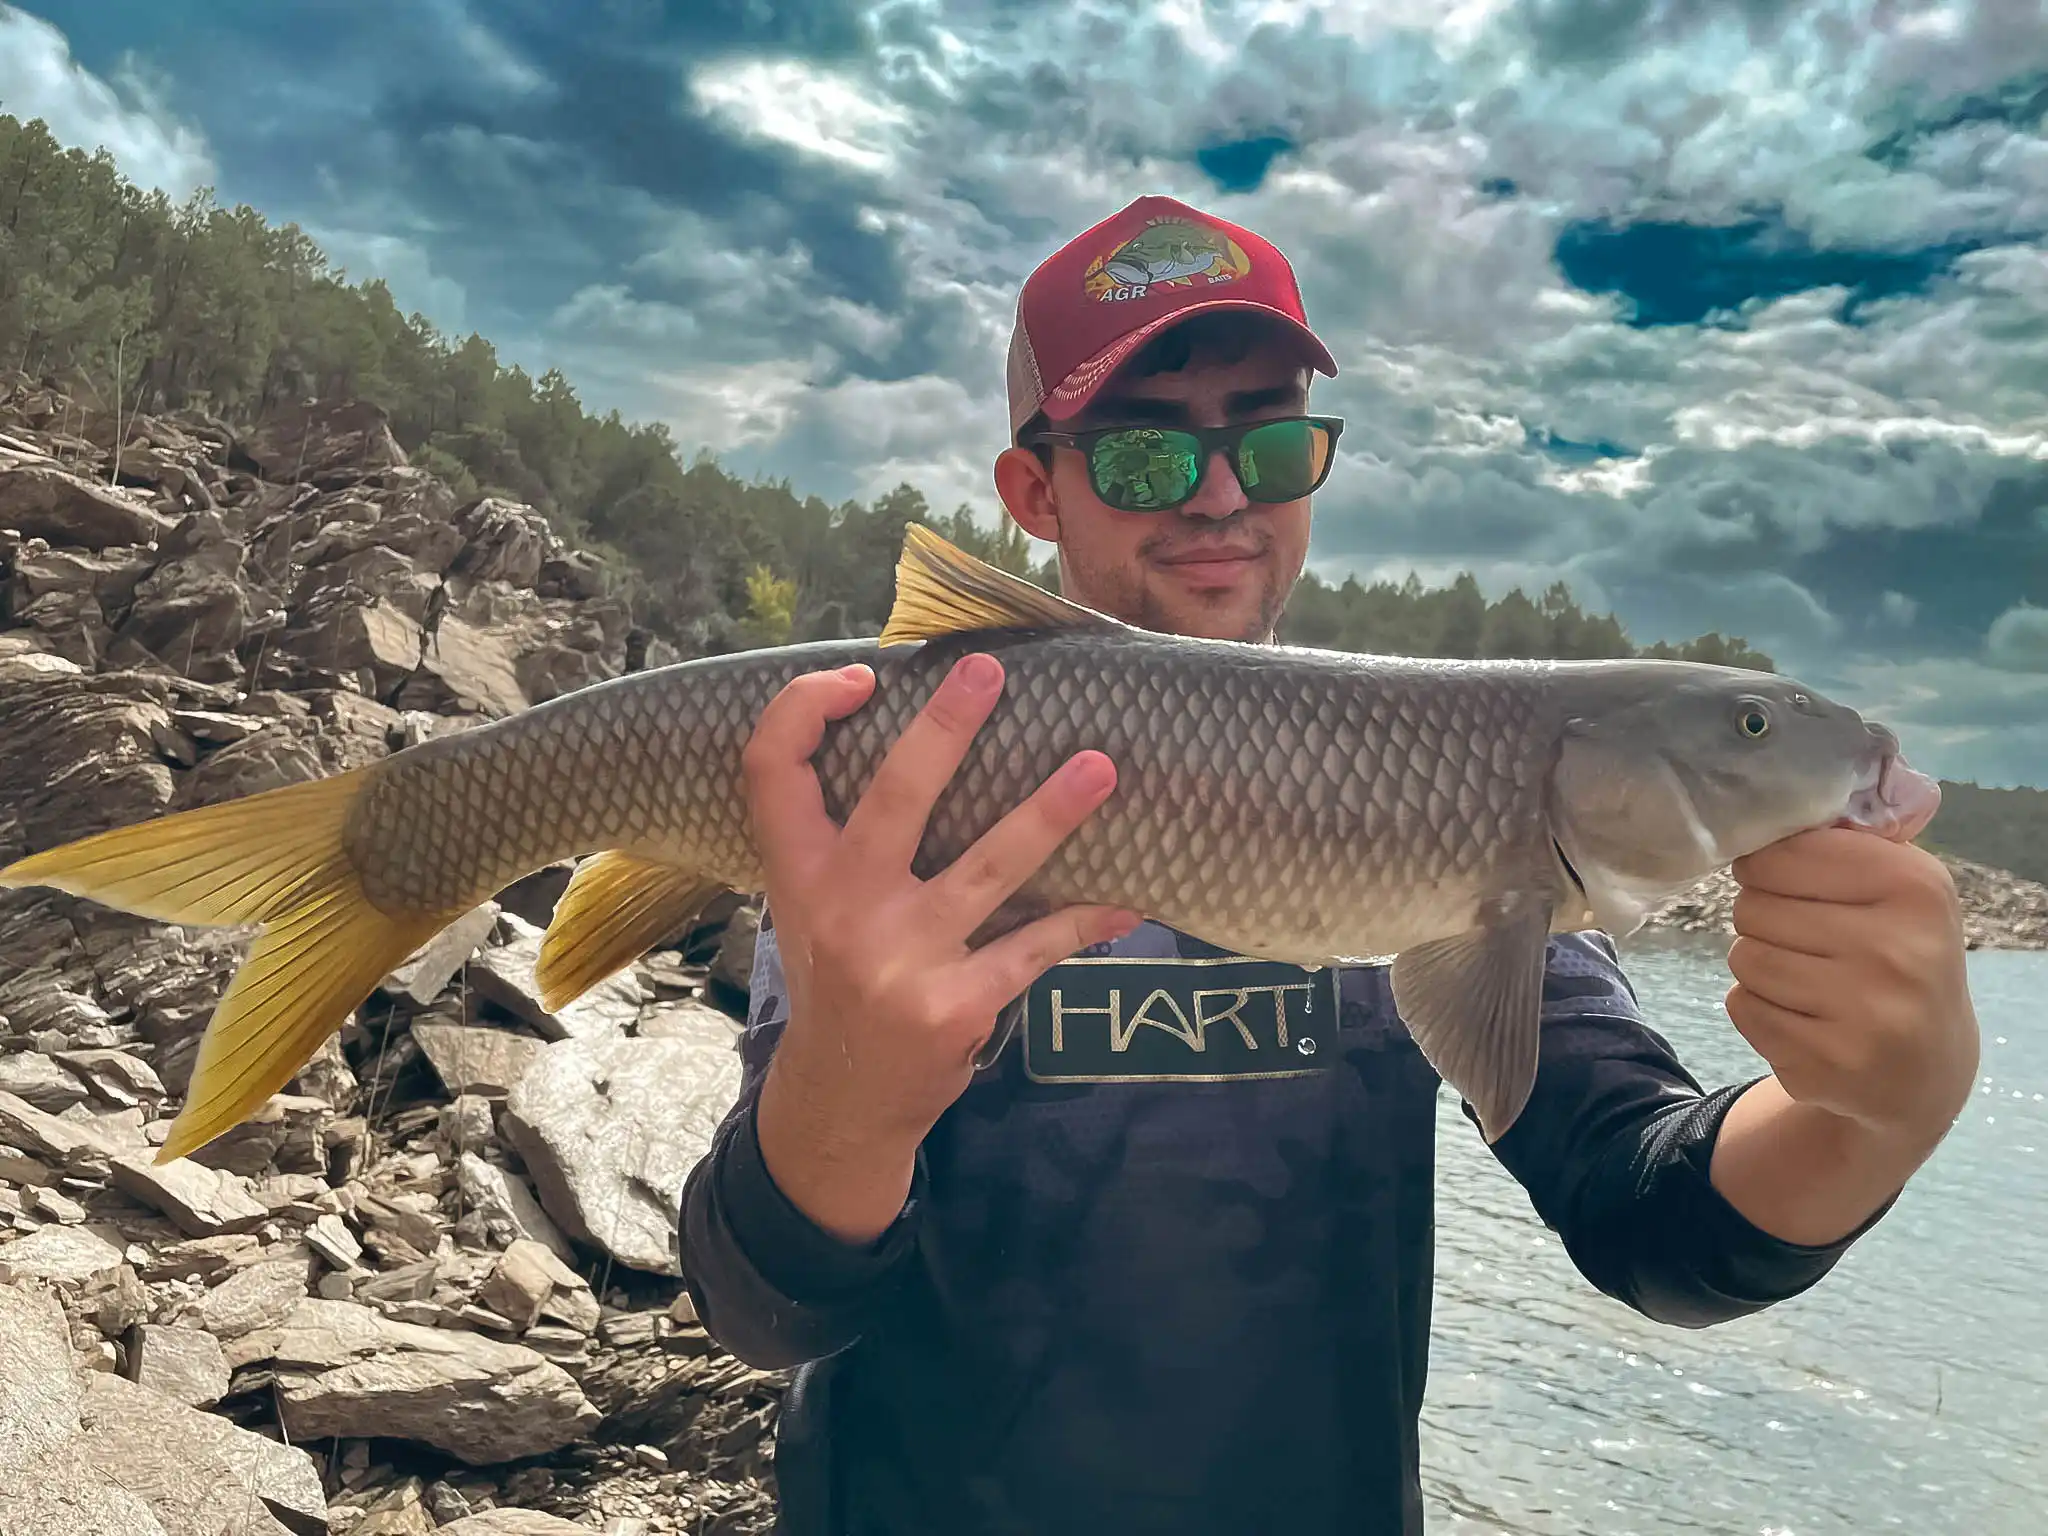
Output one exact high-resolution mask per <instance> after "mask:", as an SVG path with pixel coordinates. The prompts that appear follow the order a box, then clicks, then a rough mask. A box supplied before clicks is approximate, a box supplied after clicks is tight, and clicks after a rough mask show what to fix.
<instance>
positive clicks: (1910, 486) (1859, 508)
mask: <svg viewBox="0 0 2048 1536" xmlns="http://www.w3.org/2000/svg"><path fill="white" fill-rule="evenodd" d="M2039 12H2040V8H2039V7H2038V6H2037V5H2033V4H2020V3H2015V0H1979V3H1947V4H1935V3H1924V0H1813V3H1797V0H1379V3H1361V0H1347V3H1336V0H1143V3H1141V0H947V3H940V0H882V3H874V0H797V3H792V4H779V3H774V0H667V3H663V0H580V3H577V0H404V3H400V0H345V3H344V0H301V3H296V4H292V5H278V4H276V3H274V0H204V3H201V0H150V3H149V4H146V5H145V4H141V3H132V0H34V3H33V4H30V5H28V6H26V7H16V6H11V5H8V4H6V3H4V0H0V110H5V111H9V112H13V113H15V114H17V115H22V116H29V117H42V118H44V119H45V120H46V121H47V122H48V123H49V125H50V127H51V129H52V131H53V132H55V133H56V134H57V136H58V137H59V138H60V139H62V140H63V141H65V142H67V143H72V144H78V145H82V146H95V145H101V144H104V145H105V146H106V147H107V148H108V149H109V150H110V151H111V152H112V153H113V154H114V155H115V157H116V159H117V160H118V162H119V163H120V165H121V167H122V169H123V170H124V171H125V172H126V173H127V174H128V175H129V176H130V177H131V178H133V179H135V180H136V181H138V182H142V183H145V184H149V185H155V186H161V187H163V188H165V189H166V190H167V191H169V192H171V193H172V194H173V195H182V194H183V193H184V192H186V191H189V190H190V189H191V188H192V187H194V186H196V185H208V186H212V187H213V188H215V189H216V194H217V196H219V197H220V199H221V200H222V201H224V202H228V203H236V202H247V203H249V204H251V205H252V206H254V207H256V208H258V209H260V210H262V211H263V212H264V213H265V214H266V215H267V216H268V217H270V218H271V219H272V220H273V221H274V222H280V223H281V222H284V221H287V220H290V221H295V222H297V223H298V224H300V225H301V226H302V227H303V228H305V229H306V230H307V231H308V232H309V233H311V234H313V235H314V236H315V237H316V238H317V239H318V240H319V241H320V243H321V244H322V246H323V247H324V248H325V250H326V251H327V252H328V253H329V255H330V256H331V257H332V258H333V259H334V261H335V262H336V263H337V264H339V265H341V266H343V267H345V268H346V269H347V271H348V272H349V274H350V275H351V276H354V277H367V276H381V277H383V278H384V279H385V280H386V281H388V282H389V283H390V285H391V287H392V289H393V291H394V294H395V295H396V297H397V299H398V301H399V303H400V304H401V305H402V306H404V307H405V308H407V309H408V310H411V309H418V310H420V311H422V312H424V313H426V314H427V315H428V316H429V317H430V318H431V319H433V320H434V322H435V323H436V324H437V325H439V326H441V327H442V328H443V329H445V330H448V331H450V332H461V333H466V332H467V331H469V330H472V329H473V330H477V331H480V332H481V333H482V334H483V335H485V336H486V337H488V338H489V339H490V340H492V341H493V342H494V343H496V344H497V346H498V349H499V354H500V357H501V358H502V359H503V360H505V361H507V362H515V361H516V362H518V363H521V364H522V365H524V366H525V367H526V368H527V369H528V370H529V371H530V372H532V373H535V374H538V373H540V372H541V371H543V370H545V369H546V368H548V367H560V368H561V369H562V370H563V371H564V372H565V373H566V374H567V375H568V377H569V379H570V380H571V382H572V383H573V384H574V385H575V386H576V388H577V390H578V392H579V394H580V396H581V397H582V399H583V400H584V402H585V404H586V405H587V406H589V407H590V408H592V409H594V410H597V411H605V410H609V409H613V408H617V409H618V410H619V411H620V412H621V413H622V414H624V415H625V416H627V417H628V418H629V419H635V420H661V421H664V422H667V423H668V424H669V425H670V427H671V429H672V430H673V431H674V433H675V435H676V437H677V439H678V440H679V442H680V443H681V444H682V445H683V446H684V448H685V450H686V451H691V452H694V451H695V449H696V448H697V447H699V446H700V445H701V446H705V447H709V448H711V449H712V450H713V451H714V452H716V453H717V454H718V456H719V457H720V459H721V460H722V461H723V462H724V463H726V464H727V465H728V466H729V467H731V468H733V469H734V470H735V471H737V472H740V473H743V474H748V475H753V474H765V475H772V476H775V477H777V478H785V479H787V480H788V481H789V482H790V483H791V485H792V486H793V488H794V489H795V490H797V492H798V493H799V494H812V493H815V494H817V495H820V496H823V497H825V498H826V499H827V500H832V501H836V500H839V499H841V498H843V497H849V496H852V497H862V498H866V497H869V496H873V495H875V494H878V493H880V492H882V491H885V490H887V489H889V488H890V487H892V486H894V485H896V484H897V483H899V482H901V481H905V480H908V481H910V482H911V483H913V484H915V485H917V486H919V487H920V488H921V489H923V490H924V492H925V493H926V495H927V496H928V497H929V498H930V500H931V502H932V504H933V505H934V507H936V508H938V509H940V510H948V509H950V508H951V507H953V506H955V505H957V504H959V503H961V502H963V501H964V502H966V503H968V504H969V505H971V506H973V507H974V508H975V509H976V510H977V511H978V512H979V514H980V515H981V516H983V517H984V518H985V519H988V520H991V521H992V520H993V519H994V518H995V517H996V516H997V515H999V510H1000V509H999V504H998V503H997V501H996V499H995V496H994V492H993V489H992V487H991V484H990V475H989V466H990V464H991V462H992V460H993V458H994V456H995V454H996V453H997V452H998V451H999V450H1000V448H1001V447H1002V444H1003V439H1004V429H1005V412H1004V405H1003V353H1004V348H1005V346H1006V344H1007V340H1008V331H1009V325H1010V321H1011V318H1012V314H1013V312H1014V305H1015V301H1016V291H1017V288H1018V286H1019V285H1020V284H1021V282H1022V281H1023V279H1024V277H1025V276H1026V274H1028V273H1029V271H1030V270H1031V269H1032V267H1033V266H1035V265H1036V264H1037V263H1038V262H1039V261H1040V260H1042V259H1043V258H1044V257H1045V256H1046V255H1048V254H1049V253H1050V252H1051V251H1052V250H1053V249H1055V248H1056V247H1057V246H1058V245H1059V244H1061V243H1062V242H1063V241H1064V240H1065V239H1067V238H1069V237H1071V236H1072V235H1074V234H1076V233H1078V232H1080V231H1081V230H1083V229H1085V228H1087V227H1089V226H1091V225H1092V224H1094V223H1096V222H1097V221H1099V220H1100V219H1102V218H1104V217H1106V216H1108V215H1109V214H1110V213H1112V212H1114V211H1115V210H1116V209H1117V208H1119V207H1121V206H1122V205H1123V204H1124V203H1126V202H1128V201H1129V200H1130V199H1132V198H1134V197H1137V196H1140V195H1142V194H1145V193H1148V192H1159V193H1166V194H1169V195H1172V196H1176V197H1180V198H1183V199H1185V200H1186V201H1188V202H1191V203H1193V204H1195V205H1197V206H1198V207H1202V208H1206V209H1208V210H1210V211H1213V212H1215V213H1218V214H1221V215H1223V216H1225V217H1228V218H1232V219H1235V220H1237V221H1239V222H1241V223H1244V224H1247V225H1249V226H1250V227H1252V228H1254V229H1256V230H1258V231H1259V232H1260V233H1261V234H1263V235H1264V236H1266V237H1267V238H1268V239H1270V240H1272V241H1273V242H1274V243H1276V244H1277V245H1278V246H1279V247H1280V248H1281V249H1282V250H1283V251H1284V252H1285V253H1286V254H1287V256H1288V257H1289V259H1290V260H1291V262H1292V263H1293V265H1294V267H1295V270H1296V272H1297V274H1298V275H1299V277H1300V280H1301V283H1302V288H1303V292H1304V295H1305V298H1306V302H1307V306H1308V311H1309V315H1310V319H1311V321H1312V322H1313V323H1314V324H1315V326H1316V328H1317V330H1318V331H1319V332H1320V333H1321V334H1322V335H1323V337H1324V338H1325V340H1326V341H1327V342H1328V344H1329V346H1330V348H1331V350H1332V352H1333V353H1334V354H1335V356H1336V359H1337V361H1338V364H1339V368H1340V372H1339V376H1338V377H1337V378H1336V379H1334V380H1322V381H1318V383H1317V386H1316V392H1315V397H1314V404H1315V406H1316V408H1317V409H1319V410H1328V411H1333V412H1335V413H1337V414H1340V415H1342V416H1344V417H1345V419H1346V423H1347V425H1346V430H1345V435H1344V438H1343V444H1342V447H1343V453H1342V457H1341V461H1340V463H1339V464H1338V466H1337V468H1336V470H1335V472H1334V473H1333V475H1332V477H1331V480H1330V482H1329V484H1328V485H1327V486H1326V487H1325V489H1324V490H1323V492H1322V493H1321V494H1320V495H1319V496H1318V498H1317V502H1316V529H1315V536H1314V541H1313V543H1312V545H1311V550H1310V561H1311V566H1312V568H1313V569H1315V570H1316V571H1317V572H1318V573H1319V574H1321V575H1323V576H1325V577H1327V578H1330V579H1342V578H1343V577H1344V576H1345V575H1348V574H1353V573H1355V574H1357V575H1359V576H1360V577H1361V578H1364V579H1371V578H1373V577H1375V576H1381V575H1391V576H1394V577H1396V578H1399V577H1402V576H1405V575H1406V574H1407V573H1408V572H1409V571H1411V570H1412V571H1417V572H1419V573H1420V574H1421V575H1422V576H1423V578H1424V579H1425V580H1428V581H1439V580H1443V579H1447V578H1448V577H1449V576H1450V575H1452V574H1454V573H1455V572H1457V571H1459V570H1464V569H1469V570H1472V571H1474V572H1475V573H1476V574H1477V575H1478V577H1479V579H1480V581H1481V583H1482V585H1484V586H1485V588H1486V589H1487V590H1488V592H1489V593H1492V594H1498V593H1500V592H1502V591H1505V590H1506V589H1507V588H1509V587H1510V586H1513V585H1517V584H1519V585H1522V586H1524V587H1525V588H1528V589H1530V590H1532V591H1533V590H1537V589H1540V588H1541V587H1543V586H1546V585H1548V584H1549V583H1550V582H1551V581H1553V580H1556V579H1560V578H1561V579H1563V580H1565V581H1567V582H1568V583H1569V584H1570V585H1571V587H1572V589H1573V590H1574V592H1575V593H1576V594H1577V595H1578V596H1579V598H1580V600H1581V601H1582V602H1584V603H1586V604H1587V605H1589V606H1591V607H1593V608H1595V609H1602V610H1605V609H1611V610H1613V611H1614V612H1616V613H1618V614H1619V615H1620V616H1621V618H1622V620H1623V621H1624V623H1626V624H1627V626H1628V627H1629V630H1630V632H1631V633H1632V634H1634V635H1635V636H1636V637H1637V638H1639V639H1643V640H1648V639H1652V638H1658V637H1664V638H1672V639H1682V638H1685V637H1688V636H1691V635H1693V634H1696V633H1699V632H1700V631H1703V630H1706V629H1720V630H1722V631H1724V632H1729V633H1736V634H1740V635H1742V636H1744V637H1746V638H1747V639H1748V640H1750V641H1751V643H1753V644H1756V645H1759V646H1761V647H1763V648H1764V649H1765V650H1767V651H1769V652H1770V653H1771V654H1772V655H1773V656H1774V657H1775V658H1776V659H1777V660H1778V662H1779V664H1780V665H1781V667H1783V668H1784V669H1785V670H1788V671H1791V672H1793V673H1794V674H1795V675H1797V676H1799V677H1800V678H1802V679H1803V680H1805V681H1806V682H1808V683H1809V684H1810V685H1812V686H1814V687H1817V688H1821V689H1823V690H1824V691H1827V692H1829V693H1831V694H1833V695H1835V696H1837V697H1840V698H1842V699H1844V700H1845V701H1846V702H1848V703H1851V704H1854V705H1855V706H1857V707H1858V708H1861V709H1864V710H1865V711H1866V712H1867V713H1870V714H1873V715H1876V716H1877V717H1879V718H1882V719H1884V720H1886V721H1887V722H1888V723H1890V724H1892V725H1894V726H1895V728H1897V729H1898V730H1899V731H1900V733H1901V735H1902V736H1903V737H1904V739H1905V742H1906V746H1907V752H1908V755H1909V757H1911V758H1912V759H1913V760H1914V761H1915V762H1916V763H1917V764H1918V765H1920V766H1922V767H1926V768H1930V769H1931V770H1933V771H1935V772H1938V773H1941V774H1944V775H1946V776H1949V777H1956V778H1973V779H1976V780H1977V781H1979V782H1981V783H1987V784H2012V783H2032V784H2037V785H2048V21H2044V20H2043V19H2042V18H2041V16H2040V14H2039Z"/></svg>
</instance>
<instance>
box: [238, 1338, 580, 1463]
mask: <svg viewBox="0 0 2048 1536" xmlns="http://www.w3.org/2000/svg"><path fill="white" fill-rule="evenodd" d="M274 1358H275V1360H276V1367H275V1369H276V1372H277V1377H276V1381H277V1392H278V1399H279V1403H280V1406H281V1408H282V1412H283V1421H284V1426H285V1429H286V1431H287V1432H288V1433H289V1434H290V1435H291V1437H292V1438H293V1439H294V1440H306V1439H324V1438H326V1437H328V1436H333V1435H348V1436H368V1435H377V1436H381V1437H385V1438H390V1439H400V1440H417V1441H419V1442H421V1443H422V1444H425V1445H430V1446H432V1447H434V1448H435V1449H436V1450H439V1451H441V1452H444V1453H445V1454H447V1455H450V1456H453V1457H455V1458H457V1459H458V1460H460V1461H464V1462H467V1463H469V1464H470V1465H472V1466H479V1465H487V1464H490V1463H493V1462H500V1461H511V1460H516V1459H518V1458H520V1457H524V1456H539V1455H543V1454H545V1453H547V1452H549V1451H553V1450H559V1449H560V1448H561V1447H563V1446H565V1445H568V1444H571V1443H572V1442H574V1441H576V1440H578V1439H581V1438H582V1437H583V1436H585V1435H587V1434H589V1433H590V1432H591V1431H592V1430H594V1429H595V1428H596V1427H597V1424H598V1412H597V1410H596V1409H595V1408H593V1407H591V1405H590V1404H589V1402H588V1401H587V1400H586V1399H585V1398H584V1396H583V1393H582V1392H581V1391H580V1390H579V1389H578V1388H577V1386H576V1383H575V1381H574V1380H573V1379H572V1378H571V1377H570V1376H569V1374H568V1373H567V1372H566V1371H564V1370H563V1369H562V1368H561V1367H560V1366H558V1365H555V1364H554V1363H552V1362H551V1361H548V1360H546V1359H543V1358H542V1357H541V1356H540V1355H538V1354H535V1353H534V1352H533V1351H532V1350H530V1349H526V1348H523V1347H522V1346H520V1345H517V1344H506V1343H500V1342H498V1341H496V1340H492V1339H486V1338H482V1337H479V1336H478V1335H475V1334H471V1333H465V1332H458V1331H456V1330H453V1329H447V1328H422V1327H418V1326H415V1325H414V1324H411V1323H402V1322H395V1321H393V1320H391V1319H389V1318H385V1317H382V1316H380V1315H379V1314H377V1313H376V1312H374V1311H372V1310H370V1309H369V1308H367V1307H361V1306H357V1305H355V1304H354V1303H351V1302H344V1301H318V1300H307V1301H303V1302H301V1303H300V1304H299V1306H298V1308H297V1309H296V1310H295V1311H294V1312H293V1314H292V1316H291V1318H290V1320H289V1321H288V1322H287V1323H286V1324H285V1327H284V1329H283V1331H282V1333H281V1334H280V1336H279V1339H278V1343H277V1348H276V1353H275V1357H274Z"/></svg>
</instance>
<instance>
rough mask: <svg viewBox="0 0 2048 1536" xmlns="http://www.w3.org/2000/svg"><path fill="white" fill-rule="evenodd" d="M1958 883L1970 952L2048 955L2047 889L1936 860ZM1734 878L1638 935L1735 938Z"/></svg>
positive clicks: (1700, 888) (1947, 858) (1712, 878)
mask: <svg viewBox="0 0 2048 1536" xmlns="http://www.w3.org/2000/svg"><path fill="white" fill-rule="evenodd" d="M1937 857H1939V858H1940V860H1941V862H1942V863H1943V864H1944V865H1945V866H1947V868H1948V872H1949V875H1950V877H1951V878H1952V879H1953V880H1954V881H1955V883H1956V895H1957V897H1958V899H1959V901H1960V903H1961V906H1962V913H1963V937H1964V940H1965V942H1966V944H1967V945H1968V947H1969V948H1970V949H1973V950H1975V949H1998V950H2021V951H2039V950H2048V885H2042V884H2040V883H2039V882H2038V881H2034V880H2028V879H2025V878H2023V877H2021V876H2019V875H2016V874H2013V873H2012V872H2011V871H2010V870H2003V869H1995V868H1993V867H1992V866H1990V865H1988V864H1978V863H1974V862H1972V861H1971V860H1969V859H1959V858H1955V857H1953V856H1951V855H1949V854H1940V855H1937ZM1737 890H1738V887H1737V885H1736V883H1735V877H1734V875H1732V874H1730V873H1729V872H1728V871H1727V870H1717V871H1715V872H1714V873H1713V874H1711V875H1708V876H1707V877H1706V878H1705V879H1704V880H1701V881H1698V882H1697V883H1695V884H1694V885H1692V886H1690V887H1688V888H1687V889H1686V890H1684V891H1681V892H1680V893H1679V894H1678V895H1676V896H1674V897H1672V898H1671V899H1670V900H1668V901H1666V902H1665V903H1664V904H1663V905H1662V906H1660V907H1658V908H1657V909H1656V910H1655V911H1654V912H1652V913H1651V914H1650V916H1649V918H1648V920H1647V921H1646V922H1645V923H1644V924H1643V927H1642V928H1641V930H1639V935H1638V936H1640V935H1641V934H1649V933H1667V934H1668V933H1688V934H1713V935H1716V936H1727V937H1733V935H1734V933H1735V922H1734V915H1735V897H1736V893H1737Z"/></svg>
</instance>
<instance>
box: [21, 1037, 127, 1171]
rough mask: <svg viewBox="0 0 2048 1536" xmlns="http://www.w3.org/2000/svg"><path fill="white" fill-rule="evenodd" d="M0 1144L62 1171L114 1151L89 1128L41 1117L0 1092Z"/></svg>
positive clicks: (27, 1105) (99, 1160)
mask: <svg viewBox="0 0 2048 1536" xmlns="http://www.w3.org/2000/svg"><path fill="white" fill-rule="evenodd" d="M17 1027H19V1026H18V1024H17ZM0 1141H4V1142H7V1143H8V1144H9V1145H11V1146H16V1147H19V1148H21V1149H22V1150H23V1151H24V1152H33V1153H35V1154H36V1155H38V1156H40V1157H45V1158H49V1159H52V1160H53V1161H55V1162H56V1163H57V1164H58V1165H59V1166H62V1167H65V1168H78V1167H83V1166H86V1165H89V1164H92V1163H103V1162H105V1161H106V1160H107V1158H108V1157H110V1156H111V1155H112V1154H113V1151H114V1148H113V1147H112V1146H111V1145H109V1144H108V1142H107V1141H106V1139H105V1138H104V1137H102V1136H99V1135H97V1134H96V1133H94V1132H93V1130H92V1129H91V1128H90V1127H87V1126H82V1125H80V1124H78V1123H77V1122H76V1121H73V1120H60V1119H58V1118H57V1116H55V1115H51V1114H45V1113H44V1112H43V1111H42V1110H40V1109H37V1108H36V1107H35V1105H33V1104H31V1103H29V1102H28V1101H27V1100H26V1099H23V1098H19V1097H17V1096H16V1095H14V1094H11V1093H7V1092H4V1091H0Z"/></svg>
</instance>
